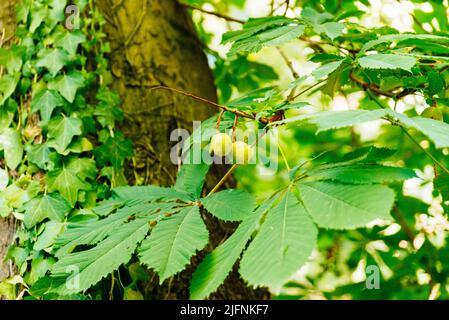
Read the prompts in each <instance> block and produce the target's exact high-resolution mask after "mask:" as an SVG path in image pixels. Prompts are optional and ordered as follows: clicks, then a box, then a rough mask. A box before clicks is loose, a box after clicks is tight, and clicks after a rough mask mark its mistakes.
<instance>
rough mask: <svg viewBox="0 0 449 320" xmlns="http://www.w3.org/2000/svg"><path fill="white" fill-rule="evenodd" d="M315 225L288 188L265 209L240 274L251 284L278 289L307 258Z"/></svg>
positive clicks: (314, 237) (314, 236) (315, 232)
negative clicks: (266, 211) (276, 203)
mask: <svg viewBox="0 0 449 320" xmlns="http://www.w3.org/2000/svg"><path fill="white" fill-rule="evenodd" d="M316 237H317V228H316V227H315V225H314V223H313V222H312V220H311V219H310V217H309V215H308V214H307V212H306V211H305V209H304V207H303V206H302V205H301V204H300V203H299V201H298V200H297V199H296V197H295V195H294V194H293V193H292V192H288V193H287V194H286V195H285V196H284V198H283V199H282V200H281V202H280V203H279V204H278V205H277V206H275V207H274V208H273V209H271V210H269V211H268V213H267V216H266V218H265V221H264V222H263V224H262V227H261V228H260V231H259V232H258V233H257V235H256V237H255V239H254V240H253V241H252V242H251V244H250V245H249V247H248V249H247V250H246V251H245V253H244V254H243V258H242V261H241V262H240V274H241V275H242V277H243V278H244V279H245V280H246V281H248V282H249V284H251V285H253V286H267V287H269V288H271V289H273V290H274V291H277V290H279V289H280V288H281V287H282V285H284V284H285V282H287V280H288V279H289V278H290V277H292V276H293V274H294V273H295V272H296V271H298V269H299V268H300V267H301V266H302V265H303V264H304V263H305V262H306V261H307V259H308V258H309V256H310V255H311V254H312V250H313V248H314V247H315V242H316Z"/></svg>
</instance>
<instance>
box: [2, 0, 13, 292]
mask: <svg viewBox="0 0 449 320" xmlns="http://www.w3.org/2000/svg"><path fill="white" fill-rule="evenodd" d="M16 3H17V0H15V1H14V0H1V1H0V38H2V39H4V40H3V43H2V45H3V44H4V42H5V40H7V39H9V38H10V37H11V35H12V34H13V32H14V26H15V11H14V6H15V4H16ZM3 33H5V34H3ZM14 233H15V226H14V221H13V219H12V218H8V219H2V218H0V281H2V280H4V279H6V278H8V277H10V276H11V269H12V266H11V265H10V264H9V263H7V262H3V258H4V257H5V255H6V253H7V251H8V247H9V245H10V244H11V243H12V240H13V237H14ZM0 298H1V297H0Z"/></svg>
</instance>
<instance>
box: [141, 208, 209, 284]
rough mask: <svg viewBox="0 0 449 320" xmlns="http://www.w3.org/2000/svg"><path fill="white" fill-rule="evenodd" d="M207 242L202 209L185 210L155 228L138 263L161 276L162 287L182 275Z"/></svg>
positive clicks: (143, 247) (146, 241)
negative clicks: (168, 280) (166, 281)
mask: <svg viewBox="0 0 449 320" xmlns="http://www.w3.org/2000/svg"><path fill="white" fill-rule="evenodd" d="M208 240H209V234H208V231H207V228H206V226H205V225H204V222H203V220H202V219H201V216H200V210H199V208H198V207H197V206H193V207H188V208H183V209H181V210H180V211H179V212H177V213H175V214H173V216H171V217H170V218H168V219H166V220H162V221H161V222H159V223H158V224H157V225H156V227H154V229H153V231H152V232H151V234H150V235H149V236H148V237H147V238H146V239H145V240H144V241H143V242H142V245H141V246H140V248H139V259H140V261H141V262H142V263H144V264H146V265H148V267H150V268H152V269H154V270H155V271H156V272H157V273H158V275H159V279H160V281H159V282H160V283H162V282H164V280H165V279H167V278H169V277H171V276H173V275H175V274H176V273H178V272H180V271H182V270H183V269H184V268H185V266H186V265H187V264H189V263H190V258H191V257H192V256H193V255H195V253H196V251H197V250H201V249H203V248H204V247H205V246H206V245H207V242H208Z"/></svg>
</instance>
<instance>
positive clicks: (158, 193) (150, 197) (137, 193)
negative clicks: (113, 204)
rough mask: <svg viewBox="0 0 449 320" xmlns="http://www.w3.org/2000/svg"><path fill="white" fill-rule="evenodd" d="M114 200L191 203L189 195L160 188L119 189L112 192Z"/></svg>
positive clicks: (172, 189) (171, 189)
mask: <svg viewBox="0 0 449 320" xmlns="http://www.w3.org/2000/svg"><path fill="white" fill-rule="evenodd" d="M112 194H113V196H112V199H114V200H125V201H130V200H134V201H138V200H140V201H147V202H148V201H155V200H165V201H167V200H177V199H179V200H182V201H190V200H191V196H190V195H189V194H188V193H185V192H182V191H178V190H175V189H174V188H166V187H159V186H153V185H151V186H138V187H117V188H114V189H113V190H112Z"/></svg>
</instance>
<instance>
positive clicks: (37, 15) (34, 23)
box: [30, 6, 48, 33]
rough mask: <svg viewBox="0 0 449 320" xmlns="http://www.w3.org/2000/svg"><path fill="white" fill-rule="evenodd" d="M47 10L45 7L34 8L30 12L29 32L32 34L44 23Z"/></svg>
mask: <svg viewBox="0 0 449 320" xmlns="http://www.w3.org/2000/svg"><path fill="white" fill-rule="evenodd" d="M47 13H48V8H47V7H46V6H36V7H35V8H33V10H32V11H31V23H30V32H31V33H34V31H36V29H37V28H38V27H39V26H40V25H41V24H42V22H44V20H45V17H46V16H47Z"/></svg>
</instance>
